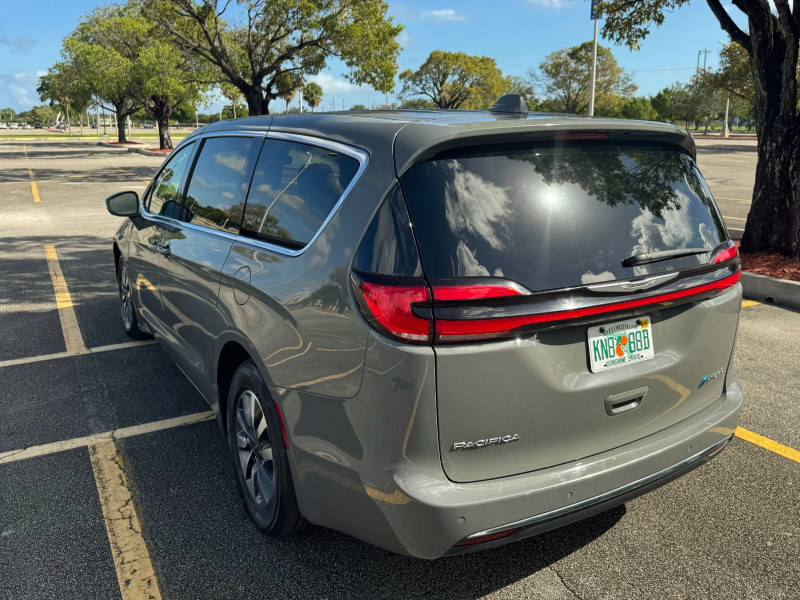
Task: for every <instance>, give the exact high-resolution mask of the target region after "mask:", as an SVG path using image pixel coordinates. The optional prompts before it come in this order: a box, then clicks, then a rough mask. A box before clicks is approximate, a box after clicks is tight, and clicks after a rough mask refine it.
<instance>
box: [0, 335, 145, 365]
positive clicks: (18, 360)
mask: <svg viewBox="0 0 800 600" xmlns="http://www.w3.org/2000/svg"><path fill="white" fill-rule="evenodd" d="M155 343H157V342H156V341H155V340H141V341H138V342H123V343H121V344H109V345H108V346H97V347H95V348H87V349H86V352H81V353H76V352H55V353H53V354H41V355H39V356H26V357H24V358H11V359H8V360H2V361H0V369H2V368H3V367H15V366H17V365H27V364H30V363H37V362H44V361H47V360H56V359H58V358H70V357H71V356H85V355H86V354H97V353H98V352H111V351H112V350H123V349H125V348H136V347H138V346H151V345H153V344H155Z"/></svg>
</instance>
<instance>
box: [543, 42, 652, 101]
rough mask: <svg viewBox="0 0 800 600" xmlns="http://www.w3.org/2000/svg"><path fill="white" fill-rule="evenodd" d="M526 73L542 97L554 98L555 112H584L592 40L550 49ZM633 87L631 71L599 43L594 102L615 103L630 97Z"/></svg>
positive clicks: (590, 66)
mask: <svg viewBox="0 0 800 600" xmlns="http://www.w3.org/2000/svg"><path fill="white" fill-rule="evenodd" d="M528 77H529V78H530V79H531V81H532V82H533V85H534V87H535V88H537V89H538V91H539V92H540V93H541V94H542V95H543V96H545V98H548V99H550V100H552V101H553V106H554V108H555V110H556V111H557V112H566V113H572V114H583V113H587V112H588V110H589V93H590V88H591V78H592V42H584V43H583V44H581V45H580V46H573V47H572V48H566V49H564V50H557V51H555V52H551V53H550V54H548V55H547V56H546V57H545V59H544V61H542V63H541V64H540V65H539V68H538V70H537V69H529V70H528ZM635 91H636V86H635V85H634V84H633V82H632V81H631V78H630V75H628V74H627V73H626V72H625V70H624V69H623V68H622V67H620V66H619V65H618V64H617V61H616V59H615V58H614V55H613V54H612V53H611V50H609V49H608V48H605V47H603V46H600V45H598V46H597V72H596V83H595V103H596V104H597V105H602V104H603V103H605V104H606V105H609V104H610V105H614V104H617V101H616V99H617V98H620V97H622V98H629V97H631V96H632V95H633V93H634V92H635ZM607 112H611V110H607Z"/></svg>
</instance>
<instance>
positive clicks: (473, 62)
mask: <svg viewBox="0 0 800 600" xmlns="http://www.w3.org/2000/svg"><path fill="white" fill-rule="evenodd" d="M400 81H402V82H403V89H402V90H401V92H400V96H401V97H404V96H423V97H426V98H429V99H430V100H431V101H432V102H433V103H434V104H435V105H436V106H438V107H439V108H486V107H488V106H490V105H491V104H492V103H494V101H495V100H497V98H498V97H499V96H501V95H502V94H503V92H505V91H506V90H507V89H508V88H509V87H510V85H511V82H510V80H509V79H508V78H506V77H503V72H502V71H501V70H500V69H498V68H497V63H496V62H495V60H494V59H493V58H489V57H488V56H470V55H468V54H464V53H463V52H444V51H442V50H434V51H433V52H431V53H430V55H429V56H428V59H427V60H426V61H425V62H424V63H423V64H422V65H421V66H420V67H419V69H417V70H416V71H412V70H411V69H408V70H406V71H404V72H402V73H400Z"/></svg>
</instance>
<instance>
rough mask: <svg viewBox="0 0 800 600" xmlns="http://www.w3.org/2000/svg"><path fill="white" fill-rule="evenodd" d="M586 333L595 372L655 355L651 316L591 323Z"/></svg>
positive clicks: (590, 358)
mask: <svg viewBox="0 0 800 600" xmlns="http://www.w3.org/2000/svg"><path fill="white" fill-rule="evenodd" d="M587 337H588V343H589V361H590V364H591V369H592V373H599V372H600V371H605V370H607V369H613V368H615V367H622V366H624V365H630V364H633V363H637V362H642V361H645V360H650V359H651V358H653V357H654V356H655V353H654V352H653V327H652V322H651V321H650V317H639V318H638V319H628V320H627V321H617V322H616V323H609V324H608V325H598V326H597V327H590V328H589V329H588V330H587Z"/></svg>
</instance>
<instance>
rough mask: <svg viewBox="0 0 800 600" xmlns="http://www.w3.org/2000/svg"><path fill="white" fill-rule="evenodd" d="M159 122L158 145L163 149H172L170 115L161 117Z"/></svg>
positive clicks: (158, 119)
mask: <svg viewBox="0 0 800 600" xmlns="http://www.w3.org/2000/svg"><path fill="white" fill-rule="evenodd" d="M156 123H158V147H159V148H160V149H161V150H172V138H171V137H170V135H169V117H163V116H162V117H159V118H157V119H156Z"/></svg>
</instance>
